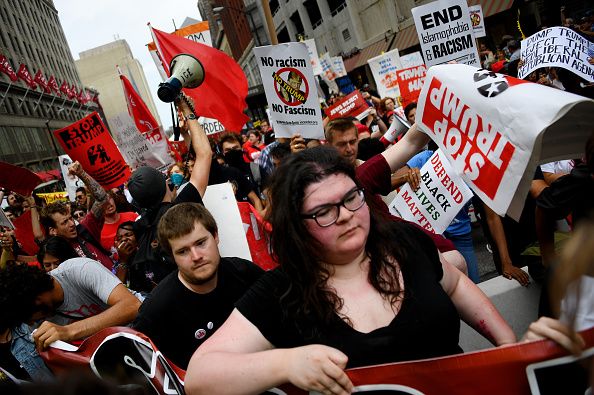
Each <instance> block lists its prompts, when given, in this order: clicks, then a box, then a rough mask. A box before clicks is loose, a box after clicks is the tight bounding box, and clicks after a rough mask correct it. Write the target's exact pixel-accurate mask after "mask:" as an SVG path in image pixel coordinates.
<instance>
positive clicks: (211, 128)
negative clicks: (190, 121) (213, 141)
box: [198, 117, 225, 136]
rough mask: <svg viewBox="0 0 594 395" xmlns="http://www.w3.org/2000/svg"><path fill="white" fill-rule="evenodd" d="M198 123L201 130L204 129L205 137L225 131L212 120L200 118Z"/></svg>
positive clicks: (217, 122)
mask: <svg viewBox="0 0 594 395" xmlns="http://www.w3.org/2000/svg"><path fill="white" fill-rule="evenodd" d="M198 123H199V124H200V125H202V129H204V132H206V135H207V136H210V135H211V134H217V133H220V132H224V131H225V127H224V126H223V124H222V123H220V122H219V121H218V120H216V119H214V118H206V117H200V118H198Z"/></svg>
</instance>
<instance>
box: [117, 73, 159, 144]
mask: <svg viewBox="0 0 594 395" xmlns="http://www.w3.org/2000/svg"><path fill="white" fill-rule="evenodd" d="M120 80H121V81H122V86H123V87H124V95H125V96H126V103H127V104H128V113H129V114H130V116H131V117H132V118H133V119H134V123H135V124H136V127H137V128H138V131H139V132H140V133H147V132H154V131H155V130H156V131H157V132H158V131H159V129H158V128H159V125H158V124H157V120H156V119H155V117H153V114H151V112H150V110H149V109H148V107H147V106H146V104H145V103H144V101H143V100H142V98H141V97H140V95H139V94H138V92H136V90H135V89H134V87H133V86H132V84H131V83H130V81H128V79H127V78H126V76H125V75H123V74H120Z"/></svg>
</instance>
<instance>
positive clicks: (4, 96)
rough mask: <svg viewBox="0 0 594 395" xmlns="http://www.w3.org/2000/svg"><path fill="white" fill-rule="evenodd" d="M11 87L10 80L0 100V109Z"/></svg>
mask: <svg viewBox="0 0 594 395" xmlns="http://www.w3.org/2000/svg"><path fill="white" fill-rule="evenodd" d="M11 86H12V80H10V81H9V82H8V88H6V91H5V92H4V94H3V95H2V100H0V107H2V104H3V103H4V99H6V95H8V91H9V90H10V87H11Z"/></svg>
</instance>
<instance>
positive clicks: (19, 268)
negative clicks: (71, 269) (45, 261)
mask: <svg viewBox="0 0 594 395" xmlns="http://www.w3.org/2000/svg"><path fill="white" fill-rule="evenodd" d="M52 289H54V282H53V279H52V277H51V276H50V275H49V274H47V273H46V272H44V271H43V270H41V269H40V268H38V267H36V266H27V265H14V266H8V267H6V268H4V269H2V270H0V311H2V314H0V330H2V329H9V328H14V327H15V326H17V325H19V324H21V323H23V322H27V321H29V320H30V319H31V317H32V316H33V314H34V313H35V311H37V309H36V307H35V299H36V298H37V296H39V295H40V294H42V293H44V292H47V291H51V290H52Z"/></svg>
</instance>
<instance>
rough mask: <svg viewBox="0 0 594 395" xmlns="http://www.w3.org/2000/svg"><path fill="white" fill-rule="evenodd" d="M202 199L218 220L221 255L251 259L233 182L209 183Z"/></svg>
mask: <svg viewBox="0 0 594 395" xmlns="http://www.w3.org/2000/svg"><path fill="white" fill-rule="evenodd" d="M202 201H203V202H204V207H206V208H207V209H208V211H210V213H211V214H212V216H213V217H214V219H215V221H216V222H217V227H218V230H219V252H220V253H221V256H236V257H239V258H243V259H247V260H248V261H251V260H252V255H251V254H250V247H249V245H248V242H247V238H246V235H245V230H244V226H243V223H242V221H241V215H240V213H239V208H238V207H237V201H236V200H235V194H234V193H233V187H232V186H231V184H230V183H228V182H226V183H224V184H215V185H209V186H208V187H206V192H205V193H204V196H203V197H202Z"/></svg>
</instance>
